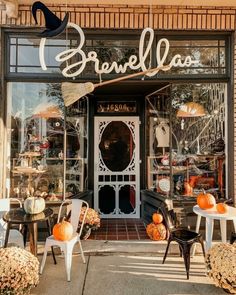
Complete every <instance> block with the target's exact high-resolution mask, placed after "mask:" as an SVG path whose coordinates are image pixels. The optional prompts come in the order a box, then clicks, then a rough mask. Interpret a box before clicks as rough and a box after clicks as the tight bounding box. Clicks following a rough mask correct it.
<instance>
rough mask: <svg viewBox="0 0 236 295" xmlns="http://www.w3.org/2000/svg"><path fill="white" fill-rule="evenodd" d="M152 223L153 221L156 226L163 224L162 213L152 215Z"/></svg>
mask: <svg viewBox="0 0 236 295" xmlns="http://www.w3.org/2000/svg"><path fill="white" fill-rule="evenodd" d="M152 221H153V222H154V223H155V224H159V223H162V221H163V216H162V215H161V214H160V213H153V214H152Z"/></svg>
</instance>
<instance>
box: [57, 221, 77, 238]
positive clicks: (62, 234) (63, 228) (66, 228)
mask: <svg viewBox="0 0 236 295" xmlns="http://www.w3.org/2000/svg"><path fill="white" fill-rule="evenodd" d="M52 233H53V236H54V238H55V240H58V241H69V240H70V239H71V237H72V235H73V226H72V224H71V223H70V222H68V221H65V220H63V221H62V222H60V223H57V224H55V225H54V227H53V230H52Z"/></svg>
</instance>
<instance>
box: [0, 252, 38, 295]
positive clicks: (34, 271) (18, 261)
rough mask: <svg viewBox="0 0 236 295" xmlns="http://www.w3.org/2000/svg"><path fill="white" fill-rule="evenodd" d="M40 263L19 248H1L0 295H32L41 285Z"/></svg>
mask: <svg viewBox="0 0 236 295" xmlns="http://www.w3.org/2000/svg"><path fill="white" fill-rule="evenodd" d="M38 272H39V261H38V259H37V258H36V257H35V256H34V255H33V254H31V253H30V252H28V251H26V250H24V249H21V248H18V247H9V248H0V295H26V294H30V290H31V288H32V287H35V286H36V285H37V284H38V283H39V274H38Z"/></svg>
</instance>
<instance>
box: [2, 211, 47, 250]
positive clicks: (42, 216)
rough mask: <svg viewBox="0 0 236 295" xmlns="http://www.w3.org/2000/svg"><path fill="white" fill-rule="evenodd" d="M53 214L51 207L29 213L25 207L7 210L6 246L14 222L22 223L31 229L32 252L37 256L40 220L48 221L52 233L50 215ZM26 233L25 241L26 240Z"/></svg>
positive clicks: (5, 245) (4, 218) (5, 216)
mask: <svg viewBox="0 0 236 295" xmlns="http://www.w3.org/2000/svg"><path fill="white" fill-rule="evenodd" d="M52 215H53V210H52V209H51V208H46V209H44V210H43V212H41V213H38V214H27V213H26V212H25V211H24V209H23V208H17V209H12V210H10V211H8V212H6V213H5V214H4V216H3V220H4V221H5V222H7V230H6V237H5V243H4V247H7V243H8V238H9V231H10V229H11V227H12V225H14V224H22V225H23V226H24V227H25V229H27V228H28V230H29V241H30V252H31V253H32V254H34V255H35V256H37V240H38V222H40V221H46V223H47V228H48V234H49V235H51V226H50V217H51V216H52ZM26 233H27V230H25V234H24V243H25V242H26Z"/></svg>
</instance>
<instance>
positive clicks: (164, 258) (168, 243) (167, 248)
mask: <svg viewBox="0 0 236 295" xmlns="http://www.w3.org/2000/svg"><path fill="white" fill-rule="evenodd" d="M170 242H171V239H170V238H169V240H168V242H167V246H166V252H165V255H164V257H163V260H162V264H164V263H165V260H166V256H167V253H168V250H169V246H170Z"/></svg>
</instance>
